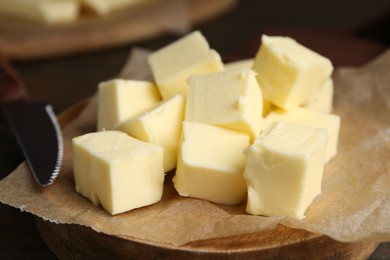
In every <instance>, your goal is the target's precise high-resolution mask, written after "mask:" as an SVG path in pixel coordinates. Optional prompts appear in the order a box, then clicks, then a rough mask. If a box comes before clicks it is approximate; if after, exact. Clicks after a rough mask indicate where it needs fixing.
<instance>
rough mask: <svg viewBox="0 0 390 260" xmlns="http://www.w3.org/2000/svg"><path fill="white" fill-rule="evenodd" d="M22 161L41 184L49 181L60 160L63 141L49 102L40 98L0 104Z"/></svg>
mask: <svg viewBox="0 0 390 260" xmlns="http://www.w3.org/2000/svg"><path fill="white" fill-rule="evenodd" d="M2 109H3V113H4V116H5V118H6V120H7V121H8V123H9V125H10V127H11V129H12V131H13V132H14V134H15V136H16V139H17V141H18V143H19V145H20V147H21V148H22V151H23V154H24V156H25V158H26V161H27V163H28V165H29V167H30V169H31V171H32V173H33V175H34V177H35V180H36V181H37V182H38V183H39V184H40V185H42V186H47V185H50V184H52V183H53V181H54V180H55V178H56V177H57V175H58V173H59V171H60V168H61V163H62V156H63V141H62V135H61V130H60V127H59V126H58V124H57V119H56V116H55V114H54V112H53V109H52V106H51V105H49V104H46V103H41V102H29V103H18V104H10V105H5V106H3V108H2Z"/></svg>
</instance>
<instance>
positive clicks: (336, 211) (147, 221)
mask: <svg viewBox="0 0 390 260" xmlns="http://www.w3.org/2000/svg"><path fill="white" fill-rule="evenodd" d="M132 55H134V56H135V57H137V59H138V61H137V62H135V63H134V61H133V64H134V65H140V64H142V63H144V64H146V63H145V62H144V58H145V56H146V55H147V52H145V53H144V55H139V53H138V54H137V53H133V54H132ZM142 57H143V58H142ZM145 69H147V68H145ZM124 71H125V72H126V73H123V75H125V74H127V76H128V77H134V78H136V76H137V75H139V73H140V71H139V68H138V70H131V68H130V69H129V68H127V69H125V70H124ZM122 72H123V71H122ZM389 72H390V50H388V51H386V52H385V53H383V55H381V56H380V57H379V58H377V59H376V60H374V61H372V62H371V63H369V64H367V65H365V66H363V67H360V68H339V69H336V70H335V72H334V75H333V78H334V82H335V102H334V113H335V114H338V115H340V116H341V132H340V139H339V145H338V154H337V156H336V157H335V158H333V159H332V160H331V161H330V162H329V163H328V164H327V165H326V167H325V172H324V179H323V184H322V194H321V195H319V196H318V197H317V198H316V199H315V200H314V201H313V203H312V205H311V206H310V207H309V209H308V210H307V212H306V218H305V219H303V220H294V219H290V218H285V217H263V216H252V215H248V214H246V213H245V204H244V203H243V204H240V205H236V206H223V205H217V204H213V203H210V202H207V201H204V200H198V199H192V198H184V197H180V196H179V195H178V194H177V192H176V191H175V189H174V188H173V185H172V177H173V174H174V173H173V172H171V173H168V174H167V175H166V179H165V184H164V193H163V198H162V200H161V201H160V202H158V203H156V204H154V205H151V206H147V207H143V208H139V209H135V210H132V211H130V212H126V213H123V214H119V215H116V216H111V215H109V214H108V213H107V212H106V211H104V210H103V209H102V208H101V207H96V206H94V205H92V203H90V202H89V201H88V200H87V199H85V198H83V197H82V196H81V195H79V194H78V193H76V191H75V188H74V187H75V184H74V180H73V171H72V150H71V139H72V138H73V137H74V136H78V135H81V134H84V133H87V132H92V131H95V129H96V111H97V102H96V96H95V97H93V98H91V100H90V102H89V104H88V105H87V107H86V108H85V109H84V110H83V111H82V113H81V114H80V115H79V116H78V117H77V118H76V119H75V120H73V121H72V122H71V123H70V124H68V125H67V126H66V127H65V128H64V129H63V137H64V142H65V144H64V145H65V151H64V161H63V166H62V169H61V172H60V175H59V177H58V179H57V180H56V181H55V183H54V184H53V185H52V186H49V187H45V188H41V187H38V186H37V185H36V184H35V182H34V180H33V178H32V175H31V173H30V172H29V170H28V168H27V165H26V163H22V164H21V165H20V166H19V167H18V168H17V169H16V170H15V171H14V172H13V173H12V174H10V175H9V176H8V177H7V178H5V179H4V180H2V181H1V182H0V201H1V202H2V203H5V204H8V205H11V206H14V207H16V208H20V209H21V210H23V211H28V212H31V213H32V214H34V215H36V216H39V217H41V218H43V219H45V220H48V221H51V222H55V223H58V224H64V223H67V224H79V225H84V226H88V227H90V228H92V229H94V230H96V231H98V232H103V233H106V234H109V235H115V236H119V237H122V238H126V239H134V240H137V241H146V242H153V243H154V244H161V245H167V244H168V245H183V244H186V243H188V242H191V241H196V240H200V239H208V238H218V237H224V236H227V235H235V234H245V233H250V232H257V231H264V230H270V229H273V228H275V227H276V226H277V224H283V225H286V226H288V227H293V228H299V229H305V230H308V231H311V232H314V233H319V234H325V235H327V236H329V237H332V238H333V239H335V240H338V241H343V242H357V241H375V242H381V241H390V73H389ZM143 77H150V73H148V72H145V73H144V76H141V77H138V78H139V79H142V78H143Z"/></svg>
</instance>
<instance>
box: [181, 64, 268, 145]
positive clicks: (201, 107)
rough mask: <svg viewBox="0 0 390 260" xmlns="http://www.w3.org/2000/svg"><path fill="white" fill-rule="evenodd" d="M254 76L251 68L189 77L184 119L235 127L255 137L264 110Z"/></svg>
mask: <svg viewBox="0 0 390 260" xmlns="http://www.w3.org/2000/svg"><path fill="white" fill-rule="evenodd" d="M255 75H256V74H255V73H254V72H253V71H252V70H250V69H235V70H226V71H223V72H219V73H212V74H207V75H199V76H192V77H191V78H190V79H189V80H188V82H189V84H190V87H189V92H188V96H187V106H186V115H185V120H186V121H193V122H200V123H206V124H213V125H216V126H220V127H225V128H229V129H232V130H236V131H239V132H242V133H245V134H248V135H250V136H251V138H252V140H254V139H255V138H256V137H257V136H258V135H259V132H260V124H261V115H262V110H263V104H262V100H263V99H262V95H261V90H260V87H259V85H258V84H257V81H256V77H255Z"/></svg>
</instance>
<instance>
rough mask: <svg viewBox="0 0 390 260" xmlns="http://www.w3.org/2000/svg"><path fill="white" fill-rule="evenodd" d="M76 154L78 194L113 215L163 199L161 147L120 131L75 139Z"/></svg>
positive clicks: (74, 148)
mask: <svg viewBox="0 0 390 260" xmlns="http://www.w3.org/2000/svg"><path fill="white" fill-rule="evenodd" d="M73 152H74V159H73V165H74V168H73V169H74V173H73V174H74V179H75V183H76V191H77V192H79V193H80V194H82V195H83V196H85V197H87V198H88V199H90V200H91V201H92V202H93V203H94V204H95V205H99V204H101V205H102V206H103V208H104V209H105V210H107V211H108V212H109V213H110V214H112V215H114V214H118V213H122V212H125V211H128V210H131V209H134V208H139V207H143V206H146V205H150V204H153V203H155V202H158V201H159V200H160V199H161V196H162V191H163V183H164V169H163V149H162V148H161V147H159V146H157V145H153V144H148V143H145V142H141V141H139V140H137V139H134V138H132V137H130V136H129V135H127V134H126V133H123V132H120V131H102V132H97V133H89V134H85V135H82V136H79V137H75V138H73Z"/></svg>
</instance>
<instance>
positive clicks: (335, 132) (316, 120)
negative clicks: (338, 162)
mask: <svg viewBox="0 0 390 260" xmlns="http://www.w3.org/2000/svg"><path fill="white" fill-rule="evenodd" d="M277 121H284V122H286V123H290V124H297V125H302V126H307V127H314V128H320V129H325V130H327V131H328V142H327V148H326V159H325V161H326V162H328V161H330V159H332V158H333V157H334V156H335V155H336V154H337V144H338V140H339V132H340V117H339V116H337V115H332V114H328V113H320V112H316V111H312V110H308V109H305V108H296V109H294V110H291V111H289V112H286V111H282V110H275V111H272V112H271V113H270V114H269V115H268V116H267V117H266V118H265V119H264V120H263V122H262V126H263V128H266V127H267V126H269V125H271V124H272V123H273V122H277Z"/></svg>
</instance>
